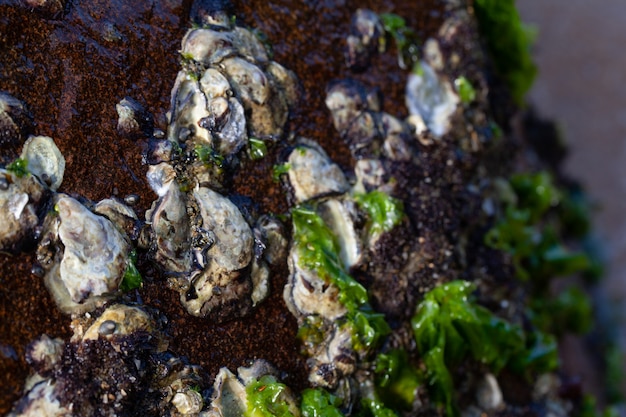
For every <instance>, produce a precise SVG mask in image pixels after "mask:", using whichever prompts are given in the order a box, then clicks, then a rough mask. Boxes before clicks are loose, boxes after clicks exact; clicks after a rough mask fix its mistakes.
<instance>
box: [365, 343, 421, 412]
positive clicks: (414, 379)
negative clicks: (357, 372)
mask: <svg viewBox="0 0 626 417" xmlns="http://www.w3.org/2000/svg"><path fill="white" fill-rule="evenodd" d="M374 372H375V378H374V379H375V382H376V393H377V394H378V396H379V397H380V399H381V400H382V401H383V402H384V403H385V404H388V405H393V406H394V408H397V409H402V410H405V411H410V410H411V408H412V406H413V401H414V399H415V395H416V393H417V388H418V387H419V386H420V385H422V384H423V382H424V381H423V380H424V375H422V374H421V373H420V372H418V371H417V369H416V368H415V367H413V366H412V365H411V363H410V362H409V355H408V354H407V352H406V351H404V350H401V349H393V350H391V351H389V352H387V353H379V354H378V356H377V357H376V367H375V371H374Z"/></svg>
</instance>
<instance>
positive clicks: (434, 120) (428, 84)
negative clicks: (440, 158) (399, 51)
mask: <svg viewBox="0 0 626 417" xmlns="http://www.w3.org/2000/svg"><path fill="white" fill-rule="evenodd" d="M418 68H419V70H418V71H413V72H411V74H409V78H408V80H407V84H406V106H407V107H408V109H409V113H411V114H419V115H420V116H421V117H422V119H423V120H424V122H425V123H426V126H428V128H429V129H430V131H431V132H432V133H433V134H434V135H435V136H436V137H441V136H443V135H444V134H446V133H447V132H448V130H449V129H450V118H451V117H452V115H453V114H454V112H455V111H456V109H457V106H458V104H459V96H458V95H457V94H456V93H455V92H454V89H453V88H452V84H450V82H449V81H447V80H445V79H444V78H443V77H441V76H439V75H438V74H437V73H436V72H435V70H434V69H433V68H432V67H431V66H430V65H429V64H427V63H426V62H424V61H421V62H420V63H419V64H418Z"/></svg>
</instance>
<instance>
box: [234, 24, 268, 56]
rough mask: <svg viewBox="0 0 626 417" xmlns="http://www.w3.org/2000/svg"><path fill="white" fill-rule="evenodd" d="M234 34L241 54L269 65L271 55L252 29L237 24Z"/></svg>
mask: <svg viewBox="0 0 626 417" xmlns="http://www.w3.org/2000/svg"><path fill="white" fill-rule="evenodd" d="M233 34H234V38H235V46H236V48H237V51H238V52H239V55H241V56H242V57H244V58H245V59H246V60H248V61H250V62H253V63H255V64H259V65H263V66H264V65H267V63H268V62H269V57H268V56H267V51H266V50H265V46H264V45H263V43H262V42H261V41H260V40H259V38H258V37H257V36H256V35H255V34H254V33H253V32H252V31H251V30H248V29H246V28H242V27H241V26H236V27H235V29H234V30H233Z"/></svg>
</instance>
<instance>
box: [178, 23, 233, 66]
mask: <svg viewBox="0 0 626 417" xmlns="http://www.w3.org/2000/svg"><path fill="white" fill-rule="evenodd" d="M234 43H235V37H234V35H233V33H232V32H227V31H216V30H213V29H205V28H200V29H191V30H190V31H188V32H187V33H186V34H185V37H184V38H183V41H182V48H181V54H182V55H183V57H189V58H190V59H193V60H194V61H196V62H199V63H202V64H204V65H207V66H209V65H215V64H218V63H220V62H221V61H222V60H223V59H224V58H226V57H229V56H233V55H235V54H236V53H237V48H235V45H234Z"/></svg>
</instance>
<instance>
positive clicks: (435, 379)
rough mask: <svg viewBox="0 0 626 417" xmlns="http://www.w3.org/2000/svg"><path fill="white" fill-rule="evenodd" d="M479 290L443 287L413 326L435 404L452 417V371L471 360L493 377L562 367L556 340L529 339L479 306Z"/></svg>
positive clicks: (457, 284) (466, 285)
mask: <svg viewBox="0 0 626 417" xmlns="http://www.w3.org/2000/svg"><path fill="white" fill-rule="evenodd" d="M475 289H476V287H475V285H474V284H472V283H470V282H467V281H452V282H449V283H446V284H443V285H440V286H438V287H436V288H434V289H432V290H431V291H429V292H428V293H426V295H425V296H424V299H423V300H422V302H420V304H419V305H418V307H417V310H416V314H415V316H414V317H413V319H412V320H411V325H412V327H413V333H414V336H415V341H416V344H417V348H418V351H419V353H420V355H421V357H422V359H423V360H424V363H425V364H426V374H427V378H428V384H429V385H430V387H431V389H432V395H433V398H434V399H435V401H437V402H440V403H441V404H443V405H444V406H445V408H446V412H447V414H448V415H451V416H452V415H458V409H457V408H456V405H455V402H454V382H453V379H452V374H451V372H450V368H451V367H454V366H457V365H458V364H460V363H461V362H462V361H463V360H465V359H466V358H467V357H472V358H473V359H474V360H476V361H478V362H481V363H483V364H485V365H486V366H487V367H489V369H491V370H492V371H493V372H494V373H498V372H499V371H500V370H501V369H502V368H504V367H505V366H509V367H510V368H511V369H512V370H514V371H516V372H518V373H524V372H528V370H529V369H530V368H533V369H535V370H538V371H541V372H547V371H551V370H553V369H555V368H556V366H557V365H558V362H557V360H558V359H557V358H558V353H557V351H556V343H555V341H554V339H553V338H551V337H550V336H548V335H544V334H542V333H539V332H535V333H531V334H530V335H525V334H524V332H523V331H522V329H521V328H520V327H519V326H515V325H512V324H510V323H508V322H507V321H505V320H503V319H500V318H499V317H497V316H495V315H494V314H493V313H492V312H490V311H489V310H487V309H486V308H484V307H482V306H480V305H478V304H476V302H475V301H474V300H473V298H472V297H471V294H472V292H473V291H474V290H475Z"/></svg>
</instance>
